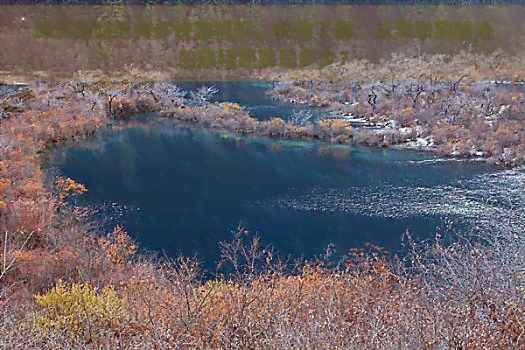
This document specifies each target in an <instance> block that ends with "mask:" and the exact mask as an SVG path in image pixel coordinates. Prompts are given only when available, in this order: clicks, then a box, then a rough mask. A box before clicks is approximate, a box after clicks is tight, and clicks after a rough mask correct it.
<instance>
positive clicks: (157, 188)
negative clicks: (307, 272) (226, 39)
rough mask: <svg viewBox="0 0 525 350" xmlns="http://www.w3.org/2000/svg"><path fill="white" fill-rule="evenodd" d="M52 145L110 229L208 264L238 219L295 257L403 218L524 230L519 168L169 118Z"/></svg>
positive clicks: (414, 223)
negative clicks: (255, 134) (259, 134)
mask: <svg viewBox="0 0 525 350" xmlns="http://www.w3.org/2000/svg"><path fill="white" fill-rule="evenodd" d="M245 84H249V83H245ZM261 98H262V97H261ZM236 102H243V100H242V99H241V100H240V101H236ZM280 108H283V110H284V111H286V110H288V111H289V107H286V106H285V107H283V106H280ZM286 108H288V109H286ZM87 144H91V145H96V146H97V147H98V148H97V149H95V148H94V147H91V148H90V147H87ZM48 156H49V160H48V166H49V165H54V166H56V167H58V169H59V171H60V173H61V174H62V175H64V176H68V177H71V178H72V179H74V180H76V181H78V182H81V183H83V184H85V185H86V186H87V188H88V192H87V193H86V194H84V195H82V196H80V197H78V198H77V200H76V202H77V204H81V205H89V206H93V207H96V208H98V209H100V212H99V214H100V215H102V216H106V217H107V218H108V220H107V222H106V223H105V228H106V230H110V229H111V227H113V225H115V224H117V223H120V224H123V226H124V228H125V230H127V231H128V232H129V233H130V234H132V235H133V236H134V237H136V238H137V239H138V240H139V241H141V242H142V243H144V244H145V246H146V247H149V248H151V249H155V250H162V251H164V252H165V253H166V254H168V255H171V256H177V255H178V254H181V253H182V254H184V255H187V256H194V255H196V256H198V257H200V258H202V259H204V260H205V261H206V262H207V264H208V266H211V264H212V263H213V262H214V261H216V259H217V258H218V256H219V242H220V241H223V240H229V239H231V237H232V234H231V233H232V232H231V231H232V230H234V229H235V228H236V227H237V225H238V224H239V222H241V223H242V224H243V225H245V227H247V228H248V229H251V230H253V231H256V232H258V234H259V236H260V237H261V239H262V242H263V243H266V244H272V245H273V246H274V247H275V248H276V251H278V252H279V253H280V254H281V255H282V256H288V255H290V256H291V257H293V258H296V257H299V256H301V255H303V256H305V257H307V258H312V257H314V256H318V255H320V254H322V253H323V252H324V250H325V248H326V247H327V245H328V244H330V243H334V244H335V247H336V250H335V252H336V254H345V253H346V252H347V251H348V249H350V248H352V247H356V246H360V245H362V244H363V243H364V242H374V243H376V244H379V245H382V246H384V247H387V248H389V249H398V248H399V247H400V237H401V235H402V233H403V232H404V231H405V230H406V229H407V228H409V229H411V230H412V232H413V233H414V235H415V236H417V237H421V238H424V237H429V236H431V235H433V234H434V233H435V232H436V229H437V228H438V227H442V226H443V225H444V221H445V220H446V218H450V219H454V220H457V221H458V223H459V225H460V226H462V227H464V228H467V227H471V226H472V225H478V226H479V227H481V228H483V229H492V230H495V229H512V230H516V231H518V230H521V229H522V225H521V221H522V217H523V215H522V214H523V213H522V207H523V206H522V203H523V195H522V193H524V192H525V191H523V172H522V171H521V170H519V169H518V170H498V169H496V168H494V167H491V166H489V165H487V164H485V163H482V162H479V161H463V160H446V159H439V158H436V157H433V156H429V155H424V154H419V153H418V152H414V151H408V150H393V149H371V148H365V147H344V146H329V145H326V144H322V143H319V142H314V143H306V142H278V141H275V140H266V139H260V138H249V137H240V136H235V135H231V134H227V133H220V132H216V131H210V130H203V129H199V128H190V127H180V126H173V125H172V124H170V123H169V122H167V121H165V122H159V123H157V124H155V125H154V126H150V127H147V128H146V127H145V128H132V129H128V130H125V131H111V130H109V129H108V130H106V131H104V132H102V133H100V134H99V135H96V136H95V137H93V138H92V139H91V140H89V141H88V142H86V143H84V144H82V143H80V144H79V143H77V144H75V145H71V144H70V145H65V146H61V147H58V148H55V149H53V150H50V151H49V153H48Z"/></svg>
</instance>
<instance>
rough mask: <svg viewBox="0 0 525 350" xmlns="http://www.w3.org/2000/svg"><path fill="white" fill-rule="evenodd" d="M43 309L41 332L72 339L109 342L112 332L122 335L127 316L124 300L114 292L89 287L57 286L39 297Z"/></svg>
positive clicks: (39, 316)
mask: <svg viewBox="0 0 525 350" xmlns="http://www.w3.org/2000/svg"><path fill="white" fill-rule="evenodd" d="M35 299H36V303H37V304H38V306H39V307H40V308H41V309H42V311H40V312H38V313H37V314H36V317H35V323H36V327H37V329H38V330H39V331H41V332H45V333H49V332H53V331H54V332H66V333H67V334H68V336H69V337H71V338H73V339H75V338H79V337H81V338H82V337H83V338H86V341H87V340H92V339H93V338H96V337H101V338H102V339H104V340H105V335H106V334H107V333H108V332H122V331H123V330H124V328H125V326H124V323H125V321H126V315H125V312H124V306H123V302H122V299H121V298H120V297H118V296H117V295H116V293H115V291H114V290H113V289H112V288H109V287H108V288H103V289H102V290H98V289H97V288H96V287H91V286H89V285H85V284H78V283H73V284H72V285H71V286H66V284H65V283H64V282H63V281H62V280H59V281H58V283H57V285H56V286H55V287H54V288H52V289H51V290H49V291H48V292H46V293H45V294H38V295H36V296H35Z"/></svg>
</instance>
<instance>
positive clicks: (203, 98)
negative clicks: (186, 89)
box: [189, 86, 219, 106]
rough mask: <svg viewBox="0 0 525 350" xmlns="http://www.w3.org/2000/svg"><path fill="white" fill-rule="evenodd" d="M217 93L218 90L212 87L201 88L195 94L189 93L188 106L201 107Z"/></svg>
mask: <svg viewBox="0 0 525 350" xmlns="http://www.w3.org/2000/svg"><path fill="white" fill-rule="evenodd" d="M218 92H219V90H217V89H216V88H215V87H213V86H203V87H201V88H199V89H197V91H195V92H193V91H190V101H189V105H190V106H202V105H204V104H206V103H207V102H208V100H209V99H210V98H211V97H212V96H213V95H215V94H216V93H218Z"/></svg>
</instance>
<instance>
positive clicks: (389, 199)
mask: <svg viewBox="0 0 525 350" xmlns="http://www.w3.org/2000/svg"><path fill="white" fill-rule="evenodd" d="M442 161H443V162H446V161H447V160H446V159H444V160H442ZM399 162H400V161H398V163H399ZM405 162H406V163H413V164H414V163H415V164H429V163H430V164H436V163H439V162H440V160H439V159H436V160H423V161H412V160H407V161H405ZM245 205H249V206H251V207H257V208H265V207H272V208H286V209H293V210H297V211H311V212H334V213H351V214H357V215H363V216H369V217H385V218H407V217H417V216H428V215H434V216H442V217H458V218H463V219H467V221H468V222H469V223H471V224H472V226H473V227H478V228H480V229H490V230H494V229H496V230H500V231H501V230H506V231H511V232H515V233H519V232H523V230H524V228H525V215H524V214H525V171H524V169H523V168H521V169H514V170H506V171H501V172H497V173H492V174H480V175H476V176H475V177H473V178H472V179H460V180H457V181H455V182H453V183H451V184H450V185H436V186H428V187H424V186H393V185H391V184H388V183H383V182H381V181H378V182H376V183H374V185H373V186H345V187H339V188H327V187H315V188H311V189H308V190H307V191H304V192H303V193H300V194H285V195H282V196H278V197H277V198H272V199H270V200H265V201H257V202H251V203H250V202H247V203H245Z"/></svg>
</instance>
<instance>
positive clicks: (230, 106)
mask: <svg viewBox="0 0 525 350" xmlns="http://www.w3.org/2000/svg"><path fill="white" fill-rule="evenodd" d="M221 106H222V108H223V109H224V111H225V112H229V111H230V110H231V109H234V110H241V109H242V106H241V105H239V104H237V103H232V102H223V103H221Z"/></svg>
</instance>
